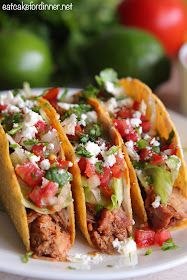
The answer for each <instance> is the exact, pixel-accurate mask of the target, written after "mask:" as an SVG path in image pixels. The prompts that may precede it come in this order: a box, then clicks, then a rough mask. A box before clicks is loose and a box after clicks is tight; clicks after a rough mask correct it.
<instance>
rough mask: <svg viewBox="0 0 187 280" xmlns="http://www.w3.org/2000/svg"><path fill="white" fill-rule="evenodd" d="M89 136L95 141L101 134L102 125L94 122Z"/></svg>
mask: <svg viewBox="0 0 187 280" xmlns="http://www.w3.org/2000/svg"><path fill="white" fill-rule="evenodd" d="M88 134H89V138H90V140H91V141H93V142H94V141H95V140H96V139H97V138H98V137H100V136H101V134H102V133H101V126H100V125H99V124H97V123H95V124H93V125H92V127H91V128H90V130H89V133H88Z"/></svg>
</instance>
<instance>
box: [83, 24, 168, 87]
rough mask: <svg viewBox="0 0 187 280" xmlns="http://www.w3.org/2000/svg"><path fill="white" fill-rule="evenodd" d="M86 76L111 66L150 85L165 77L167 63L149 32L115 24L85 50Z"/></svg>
mask: <svg viewBox="0 0 187 280" xmlns="http://www.w3.org/2000/svg"><path fill="white" fill-rule="evenodd" d="M85 60H86V62H87V71H88V73H89V75H90V76H93V75H95V74H97V73H99V72H100V70H102V69H104V68H108V67H109V68H114V70H116V71H117V72H118V73H119V77H127V76H130V77H133V78H138V79H140V80H142V81H143V82H145V83H147V84H148V85H149V86H151V87H156V86H157V85H158V84H159V83H161V82H162V81H164V80H167V79H168V76H169V70H170V63H169V59H168V58H166V56H165V53H164V50H163V48H162V46H161V44H160V43H159V42H158V41H157V40H156V39H155V38H154V37H153V36H152V35H150V34H149V33H146V32H143V31H141V30H138V29H135V28H123V27H118V28H114V29H113V30H111V31H109V32H108V33H107V34H105V35H102V36H100V37H99V38H98V39H97V40H96V41H95V42H94V43H93V44H92V45H91V46H90V47H89V48H88V49H87V51H86V52H85Z"/></svg>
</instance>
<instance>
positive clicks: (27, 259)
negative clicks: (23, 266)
mask: <svg viewBox="0 0 187 280" xmlns="http://www.w3.org/2000/svg"><path fill="white" fill-rule="evenodd" d="M32 255H33V252H27V253H26V254H25V255H23V256H22V257H21V260H22V262H23V263H28V261H29V258H30V257H32Z"/></svg>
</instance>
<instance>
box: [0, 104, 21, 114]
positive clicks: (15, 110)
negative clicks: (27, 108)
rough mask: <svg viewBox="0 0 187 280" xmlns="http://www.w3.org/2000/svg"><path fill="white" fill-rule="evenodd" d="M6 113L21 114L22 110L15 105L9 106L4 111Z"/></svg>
mask: <svg viewBox="0 0 187 280" xmlns="http://www.w3.org/2000/svg"><path fill="white" fill-rule="evenodd" d="M3 112H4V113H6V112H10V113H18V112H20V109H19V108H18V107H17V106H15V105H10V104H9V105H8V106H7V108H6V109H5V110H3Z"/></svg>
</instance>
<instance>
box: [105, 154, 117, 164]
mask: <svg viewBox="0 0 187 280" xmlns="http://www.w3.org/2000/svg"><path fill="white" fill-rule="evenodd" d="M102 156H103V158H104V163H103V166H105V167H112V166H113V165H114V164H115V163H116V157H115V155H113V154H112V155H107V154H106V152H104V153H102Z"/></svg>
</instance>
